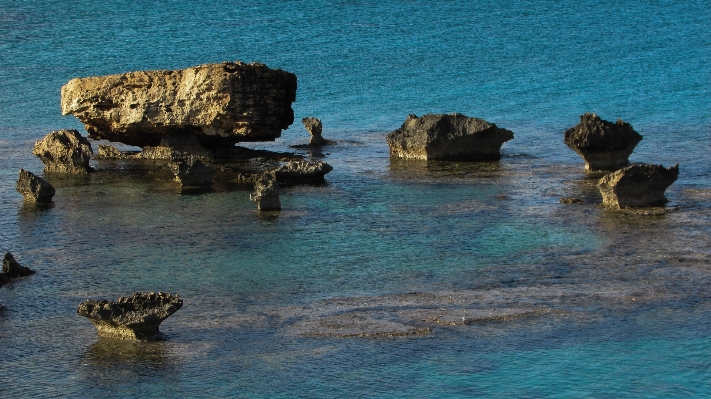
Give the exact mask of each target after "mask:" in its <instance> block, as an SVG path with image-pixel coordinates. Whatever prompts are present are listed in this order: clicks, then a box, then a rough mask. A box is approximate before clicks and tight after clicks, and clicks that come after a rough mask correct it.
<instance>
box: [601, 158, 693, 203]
mask: <svg viewBox="0 0 711 399" xmlns="http://www.w3.org/2000/svg"><path fill="white" fill-rule="evenodd" d="M677 176H679V164H676V165H674V166H672V167H670V168H664V166H662V165H644V164H634V165H631V166H628V167H626V168H623V169H620V170H618V171H616V172H613V173H610V174H608V175H606V176H605V177H603V178H602V179H600V181H599V182H598V188H599V189H600V193H601V194H602V203H603V206H605V207H608V208H614V209H622V208H638V207H649V206H662V205H664V204H666V203H667V199H666V197H665V196H664V191H665V190H666V189H667V187H669V186H670V185H671V184H672V183H674V181H676V178H677Z"/></svg>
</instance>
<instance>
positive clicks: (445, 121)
mask: <svg viewBox="0 0 711 399" xmlns="http://www.w3.org/2000/svg"><path fill="white" fill-rule="evenodd" d="M513 138H514V135H513V132H511V131H510V130H506V129H501V128H499V127H497V126H496V125H495V124H493V123H489V122H487V121H485V120H483V119H479V118H470V117H468V116H466V115H462V114H428V115H424V116H422V117H417V115H409V116H408V117H407V119H406V120H405V123H403V124H402V126H401V127H400V128H399V129H397V130H395V131H394V132H392V133H390V134H389V135H388V137H387V141H388V145H389V146H390V156H392V157H399V158H406V159H421V160H447V161H495V160H498V159H500V158H501V153H500V150H501V146H502V145H503V144H504V143H505V142H507V141H509V140H511V139H513Z"/></svg>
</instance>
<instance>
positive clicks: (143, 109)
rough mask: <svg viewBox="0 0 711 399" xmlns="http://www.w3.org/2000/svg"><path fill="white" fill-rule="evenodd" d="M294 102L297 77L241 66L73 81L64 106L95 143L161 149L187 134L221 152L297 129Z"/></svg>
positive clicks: (257, 66) (258, 65)
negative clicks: (166, 142)
mask: <svg viewBox="0 0 711 399" xmlns="http://www.w3.org/2000/svg"><path fill="white" fill-rule="evenodd" d="M295 99H296V75H294V74H292V73H289V72H285V71H282V70H280V69H269V68H268V67H267V66H266V65H264V64H261V63H251V64H245V63H242V62H239V61H235V62H225V63H221V64H204V65H198V66H194V67H190V68H187V69H181V70H173V71H138V72H129V73H124V74H117V75H109V76H101V77H88V78H80V79H72V80H70V81H69V82H68V83H67V84H66V85H64V86H63V87H62V99H61V106H62V114H63V115H67V114H72V115H74V116H75V117H77V118H78V119H79V120H80V121H81V122H82V123H83V124H84V126H85V128H86V131H87V132H89V137H90V138H95V139H106V140H110V141H118V142H122V143H125V144H129V145H134V146H139V147H145V146H153V147H155V146H158V145H160V144H161V140H162V139H163V136H166V135H168V136H170V135H174V134H178V135H180V134H189V135H194V136H195V137H197V139H198V140H199V142H200V143H201V145H203V146H205V147H217V146H224V145H227V146H231V145H234V144H235V143H237V142H240V141H273V140H274V139H276V138H278V137H279V136H281V131H282V130H283V129H286V128H287V127H289V125H291V124H292V123H293V122H294V111H293V109H292V108H291V103H292V102H294V100H295ZM193 155H199V154H193Z"/></svg>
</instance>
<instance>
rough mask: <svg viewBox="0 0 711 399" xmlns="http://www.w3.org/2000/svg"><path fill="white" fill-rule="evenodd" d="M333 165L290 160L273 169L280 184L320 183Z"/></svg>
mask: <svg viewBox="0 0 711 399" xmlns="http://www.w3.org/2000/svg"><path fill="white" fill-rule="evenodd" d="M332 170H333V167H332V166H331V165H329V164H327V163H325V162H321V161H318V162H310V161H302V160H298V161H290V162H288V163H286V164H284V165H283V166H281V167H279V168H278V169H276V170H275V171H274V174H275V175H276V179H277V180H278V181H279V183H282V184H287V185H288V184H307V183H321V182H323V180H324V176H325V175H326V174H328V173H329V172H331V171H332Z"/></svg>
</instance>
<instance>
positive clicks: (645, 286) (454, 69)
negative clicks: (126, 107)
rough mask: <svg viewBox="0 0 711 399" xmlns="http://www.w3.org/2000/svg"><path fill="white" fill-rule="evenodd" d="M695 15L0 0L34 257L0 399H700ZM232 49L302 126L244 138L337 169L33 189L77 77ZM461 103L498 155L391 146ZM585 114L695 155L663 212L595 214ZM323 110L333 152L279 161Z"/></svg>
mask: <svg viewBox="0 0 711 399" xmlns="http://www.w3.org/2000/svg"><path fill="white" fill-rule="evenodd" d="M705 9H706V7H705V4H704V2H687V3H684V4H683V5H682V4H675V3H664V2H661V3H657V4H654V5H649V4H646V3H645V2H626V3H624V4H617V3H613V2H609V3H599V4H598V5H594V6H590V5H586V6H583V5H578V4H563V5H561V4H560V3H553V2H551V3H547V2H545V3H537V4H536V5H531V4H528V3H525V2H510V3H507V5H500V4H498V3H493V2H492V3H489V2H449V3H442V4H437V5H432V4H428V3H418V2H389V3H388V4H380V3H376V2H367V1H366V2H341V3H334V4H331V3H329V4H325V3H324V4H320V3H313V2H312V3H304V2H284V3H279V5H275V4H270V3H268V2H249V3H245V4H243V5H242V6H241V7H239V8H237V7H233V8H230V7H219V6H217V5H214V4H202V3H192V4H191V5H190V6H186V5H183V4H177V3H166V4H163V5H161V6H160V7H158V6H155V5H153V3H145V4H144V3H138V4H135V3H134V4H132V6H131V7H128V6H122V5H118V6H112V7H108V6H103V5H97V4H94V3H90V2H74V3H72V2H69V3H67V2H45V3H43V4H42V5H37V4H30V3H23V2H6V1H0V50H1V51H0V131H1V133H0V154H1V155H0V211H1V213H2V218H1V219H0V243H2V248H1V249H2V250H3V251H11V252H13V253H14V254H15V256H16V258H17V259H18V261H19V262H20V263H21V264H23V265H26V266H29V267H31V268H32V269H34V270H36V271H37V274H35V275H33V276H30V277H27V278H23V279H20V280H17V281H14V282H12V283H10V284H8V285H6V286H4V287H2V288H1V289H0V303H1V304H2V305H3V308H2V309H0V348H2V350H1V351H0V353H1V355H0V385H2V391H0V392H2V395H0V396H4V397H22V396H30V395H33V396H69V397H99V396H100V397H132V396H136V397H138V396H140V397H145V396H155V397H163V396H167V397H269V398H273V397H336V396H348V397H428V398H430V397H447V398H451V397H472V396H475V395H478V396H490V397H511V396H515V397H580V396H586V397H610V396H614V397H664V398H668V397H689V396H706V395H708V394H709V392H711V384H710V383H709V378H708V375H709V367H711V362H709V361H708V360H707V359H708V357H709V351H710V350H711V340H710V339H711V324H709V320H711V319H710V318H709V316H710V315H711V297H710V296H709V292H711V290H710V288H711V270H710V269H709V266H708V265H709V259H710V258H711V245H710V242H709V233H710V230H709V227H708V226H709V219H711V213H710V212H709V210H710V209H711V185H709V180H708V176H709V174H710V173H711V170H709V166H708V163H707V162H706V158H707V156H708V153H709V149H710V145H709V139H710V138H711V115H710V113H709V110H711V95H709V94H710V93H709V86H708V82H710V81H711V67H709V65H708V63H707V62H706V61H707V60H708V58H709V56H710V55H711V40H710V39H711V38H710V37H709V33H708V32H707V29H705V28H706V27H707V26H709V25H711V20H710V17H709V14H708V12H706V11H705ZM234 59H241V60H244V61H255V60H256V61H262V62H265V63H267V65H269V66H270V67H278V68H283V69H285V70H288V71H291V72H294V73H296V74H297V76H298V79H299V91H298V94H297V102H296V103H294V109H295V113H296V117H297V122H296V123H295V124H294V125H292V127H291V128H290V129H288V130H287V131H285V132H284V134H283V137H282V138H281V139H279V140H277V141H276V142H275V143H265V144H252V145H250V146H251V147H254V148H267V149H272V150H278V151H294V152H297V153H300V154H302V155H305V156H307V157H310V158H312V159H320V160H324V161H326V162H328V163H330V164H331V165H333V166H334V171H333V172H332V173H330V174H329V175H327V179H326V180H327V182H326V184H324V185H320V186H296V187H290V188H284V189H283V190H282V193H281V200H282V205H283V211H282V212H280V213H279V214H278V215H260V214H259V213H258V212H257V211H256V209H255V206H254V204H253V203H251V202H250V201H249V193H250V191H251V189H250V188H249V187H245V188H241V189H234V190H222V189H218V190H216V191H214V192H209V193H203V194H193V195H186V194H181V193H180V192H179V191H178V190H177V189H176V187H175V186H174V185H173V183H172V182H170V181H168V180H166V179H164V178H162V177H161V176H159V175H152V174H146V173H144V172H142V171H141V170H139V169H136V168H134V167H132V166H131V165H130V164H122V163H112V162H106V161H103V162H95V163H94V165H95V167H96V168H97V169H98V172H97V173H94V174H91V175H89V176H85V177H71V178H68V177H63V176H57V175H46V176H45V177H46V178H47V179H48V180H49V181H50V182H51V183H52V184H53V185H54V186H55V187H56V188H57V194H56V196H55V198H54V204H53V205H52V206H50V207H45V208H37V207H32V206H28V205H24V204H23V203H22V199H21V196H20V195H19V194H17V192H16V191H15V190H14V185H15V182H16V179H17V172H18V170H19V168H25V169H29V170H31V171H33V172H40V171H41V170H42V164H41V162H40V161H39V160H38V159H36V158H34V157H33V156H32V155H31V149H32V144H33V142H34V140H37V139H40V138H41V137H43V136H44V135H45V134H46V133H48V132H49V131H50V130H56V129H59V128H65V127H70V128H81V126H80V124H79V123H78V122H77V121H76V120H75V119H73V118H72V117H62V116H60V115H59V110H58V109H59V107H58V102H59V88H60V87H61V85H62V84H64V83H66V81H68V80H69V79H70V78H72V77H77V76H90V75H100V74H106V73H118V72H124V71H128V70H136V69H151V68H182V67H187V66H190V65H195V64H199V63H204V62H219V61H223V60H234ZM455 111H456V112H463V113H466V114H469V115H471V116H478V117H482V118H485V119H487V120H489V121H491V122H494V123H496V124H498V125H499V126H501V127H505V128H508V129H511V130H513V131H514V133H515V135H516V138H515V139H514V140H512V141H511V142H509V143H506V144H505V145H504V147H503V153H504V157H503V158H502V160H501V161H500V162H491V163H478V164H469V163H446V162H430V163H426V162H413V161H410V162H404V161H398V160H390V159H389V157H388V148H387V145H386V143H385V136H386V134H387V133H388V132H389V131H391V130H393V129H395V128H397V127H398V126H399V125H400V124H401V123H402V121H403V120H404V119H405V117H406V115H407V114H408V113H416V114H418V115H419V114H423V113H428V112H455ZM586 111H592V112H597V113H598V114H600V115H601V116H602V117H603V118H605V119H610V120H614V119H616V118H622V119H624V120H626V121H629V122H630V123H632V124H633V126H634V127H635V129H636V130H637V131H638V132H640V133H641V134H642V135H643V136H644V140H643V141H642V142H641V143H640V144H639V146H638V147H637V149H636V150H635V153H634V154H633V155H632V157H631V160H632V161H643V162H650V163H662V164H664V165H666V166H668V165H671V164H673V163H676V162H679V163H680V165H681V166H680V177H679V180H678V181H677V182H675V183H674V184H673V185H672V186H671V187H670V188H669V189H668V191H667V197H668V198H669V200H670V203H669V204H668V205H669V208H670V209H672V210H673V211H672V212H669V213H667V214H665V215H658V216H640V215H632V214H628V213H624V212H614V211H606V210H603V209H601V208H599V207H597V206H596V204H597V203H599V202H600V201H601V200H600V195H599V192H598V191H597V189H596V186H595V183H596V182H595V180H593V179H589V178H586V176H585V175H584V174H583V173H582V162H581V160H580V159H579V158H578V157H577V156H576V155H575V154H574V153H573V152H572V151H570V150H569V149H568V148H567V147H565V145H564V144H563V142H562V132H563V131H564V130H565V129H567V128H569V127H571V126H573V125H574V124H576V123H577V120H578V116H579V115H580V114H582V113H583V112H586ZM307 115H316V116H318V117H321V118H322V119H323V121H324V136H325V137H326V138H329V139H335V140H337V141H338V144H337V145H335V146H331V147H325V148H324V149H323V150H322V152H321V153H310V152H309V151H308V150H303V149H294V148H291V147H290V146H293V145H298V144H304V143H306V142H307V139H308V136H307V134H306V132H305V131H303V130H302V128H301V126H300V124H299V122H298V119H299V118H301V117H303V116H307ZM94 144H95V145H94V148H95V149H96V144H97V143H94ZM561 197H578V198H582V199H583V200H584V203H583V204H580V205H562V204H560V203H559V202H558V200H559V198H561ZM158 290H161V291H167V292H171V293H177V294H179V295H180V296H181V297H182V298H184V301H185V305H184V307H183V308H182V309H181V310H180V311H179V312H178V313H176V314H175V315H173V316H172V317H170V318H169V319H167V320H166V321H165V322H163V324H162V325H161V330H162V331H163V335H164V336H163V338H164V340H162V341H159V342H150V343H131V342H120V341H113V340H107V339H99V338H97V336H96V332H95V329H94V327H93V326H92V325H91V323H89V322H88V321H87V320H85V319H84V318H81V317H79V316H77V315H76V313H75V311H76V306H77V305H78V304H79V302H81V301H83V300H84V299H88V298H107V299H115V298H116V297H118V296H121V295H128V294H130V293H132V292H134V291H158ZM18 375H21V376H22V378H18Z"/></svg>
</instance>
